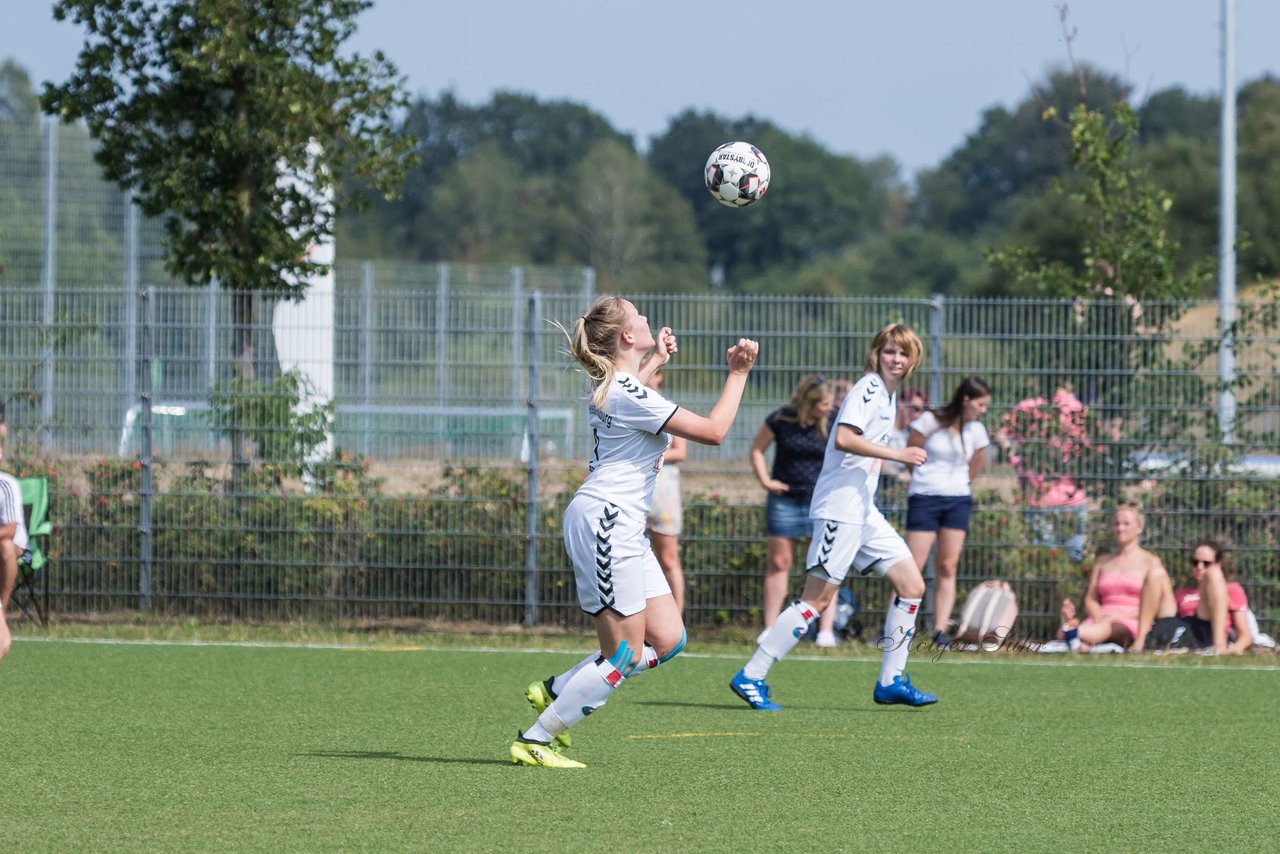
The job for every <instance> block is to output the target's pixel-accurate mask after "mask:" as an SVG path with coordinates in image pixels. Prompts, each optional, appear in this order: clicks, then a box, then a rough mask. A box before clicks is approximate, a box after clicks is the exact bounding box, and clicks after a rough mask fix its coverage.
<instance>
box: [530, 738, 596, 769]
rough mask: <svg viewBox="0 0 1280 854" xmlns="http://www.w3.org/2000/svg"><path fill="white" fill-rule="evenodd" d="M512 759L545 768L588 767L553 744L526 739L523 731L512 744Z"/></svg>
mask: <svg viewBox="0 0 1280 854" xmlns="http://www.w3.org/2000/svg"><path fill="white" fill-rule="evenodd" d="M511 761H512V762H514V763H515V764H517V765H540V766H542V767H543V768H586V767H587V766H586V765H583V764H582V763H581V762H577V761H575V760H573V759H570V758H569V757H568V756H562V755H561V754H560V751H559V750H557V749H556V748H555V747H554V746H553V745H550V744H541V743H539V742H536V741H525V740H524V734H523V733H521V734H520V737H519V738H517V739H516V740H515V741H514V742H513V743H512V744H511Z"/></svg>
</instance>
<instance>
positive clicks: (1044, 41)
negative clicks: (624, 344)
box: [0, 0, 1280, 178]
mask: <svg viewBox="0 0 1280 854" xmlns="http://www.w3.org/2000/svg"><path fill="white" fill-rule="evenodd" d="M1223 2H1224V0H1072V2H1070V3H1069V6H1070V9H1071V14H1070V23H1071V25H1072V26H1073V27H1074V28H1075V29H1076V30H1077V36H1076V39H1075V41H1074V43H1073V49H1074V52H1075V55H1076V58H1077V59H1078V60H1083V61H1087V62H1090V63H1093V64H1095V65H1098V66H1100V67H1102V68H1104V69H1106V70H1109V71H1112V72H1114V73H1116V74H1118V75H1120V76H1121V77H1122V78H1124V79H1127V80H1128V81H1129V82H1130V83H1131V84H1132V86H1133V88H1134V91H1135V98H1136V100H1138V101H1140V100H1141V99H1142V98H1144V97H1145V96H1146V95H1147V94H1149V93H1150V92H1153V91H1156V90H1159V89H1164V88H1166V87H1169V86H1174V85H1181V86H1183V87H1185V88H1187V89H1188V90H1190V91H1192V92H1195V93H1200V94H1204V93H1211V92H1217V91H1218V90H1219V88H1220V86H1221V80H1222V65H1221V45H1222V42H1221V32H1220V27H1219V22H1220V20H1221V15H1222V5H1223ZM1235 3H1236V22H1237V36H1236V75H1235V78H1236V82H1237V83H1242V82H1246V81H1249V80H1254V79H1256V78H1258V77H1260V76H1262V75H1264V74H1267V73H1270V74H1273V75H1277V76H1280V51H1277V50H1276V48H1275V42H1276V38H1277V36H1280V2H1276V0H1235ZM1058 5H1059V3H1058V0H789V2H787V0H772V2H764V0H735V2H732V3H723V2H707V0H703V2H697V0H644V2H636V1H635V0H631V2H615V0H541V2H539V0H452V2H438V0H377V2H375V4H374V7H373V8H372V9H370V10H369V11H368V12H366V13H365V14H364V15H363V17H362V18H361V21H360V31H359V33H358V34H357V36H356V37H355V38H354V39H353V40H352V42H350V43H349V47H350V48H351V49H352V50H355V51H359V52H361V53H369V52H371V51H372V50H374V49H381V50H383V51H384V52H385V53H386V54H387V55H388V56H389V57H390V58H391V60H392V61H393V62H394V63H395V64H396V65H397V66H398V67H399V69H400V72H401V73H402V74H404V75H405V76H406V77H407V78H408V88H409V89H410V91H412V92H414V93H415V94H423V95H426V96H428V97H436V96H438V95H439V94H440V93H441V92H442V91H445V90H447V89H452V90H453V91H454V92H455V93H456V94H457V96H458V97H459V98H460V99H461V100H463V101H464V102H466V103H469V104H479V103H483V102H485V101H487V100H488V99H489V97H490V95H491V94H492V93H493V92H494V91H497V90H502V89H506V90H516V91H522V92H527V93H530V94H533V95H536V96H537V97H539V98H541V99H568V100H572V101H576V102H579V103H583V104H586V105H587V106H589V107H591V108H592V109H594V110H596V111H597V112H599V113H601V114H602V115H604V116H605V117H606V118H607V119H608V120H609V121H610V122H611V123H612V124H613V125H614V127H616V128H618V129H619V130H622V131H624V132H628V133H630V134H632V136H633V137H634V138H635V140H636V142H637V144H638V145H639V146H640V147H641V149H642V150H643V149H644V148H645V147H646V146H647V143H648V140H649V138H650V137H652V136H655V135H657V134H660V133H662V132H663V130H664V129H665V128H666V126H667V124H668V121H669V120H670V119H671V117H673V116H675V115H677V114H679V113H680V112H682V111H683V110H684V109H686V108H690V107H691V108H694V109H697V110H712V111H714V112H716V113H718V114H721V115H724V116H727V117H729V118H739V117H742V116H745V115H748V114H751V115H755V116H756V117H758V118H764V119H768V120H770V121H772V122H774V123H775V124H777V125H779V126H780V127H782V128H783V129H784V130H787V131H789V132H791V133H797V134H799V133H806V134H809V135H810V136H812V137H813V138H815V139H816V140H817V141H818V142H820V143H822V144H823V145H824V146H826V147H827V148H829V149H830V150H832V151H835V152H838V153H841V154H853V155H856V156H859V157H872V156H876V155H880V154H889V155H891V156H892V157H893V158H895V159H896V160H897V161H898V162H899V163H900V164H901V165H902V166H903V170H904V174H903V177H906V178H909V177H910V176H911V175H912V174H913V173H914V172H915V171H916V170H918V169H921V168H925V167H931V166H935V165H937V164H938V163H939V162H940V161H941V160H942V159H943V158H945V157H946V155H947V154H948V153H950V152H951V151H952V150H953V149H955V148H956V147H958V146H959V145H961V144H962V143H963V141H964V139H965V137H966V136H967V135H968V134H970V133H972V132H974V131H975V130H976V129H977V128H978V125H979V122H980V120H981V114H982V111H983V110H984V109H985V108H987V107H989V106H993V105H997V104H998V105H1004V106H1007V107H1012V106H1013V105H1015V104H1017V103H1018V102H1019V101H1021V100H1022V99H1023V98H1025V97H1026V96H1027V94H1028V92H1029V91H1030V85H1031V83H1032V82H1033V81H1040V80H1041V79H1043V77H1044V76H1045V73H1046V71H1047V70H1048V69H1049V68H1051V67H1052V66H1054V65H1055V64H1064V63H1065V62H1066V60H1067V52H1066V48H1065V46H1064V42H1063V37H1062V28H1061V25H1060V23H1059V20H1058V12H1057V8H1058ZM51 8H52V3H51V2H45V0H0V27H2V28H3V29H0V60H3V59H5V58H11V59H14V60H16V61H17V62H18V63H19V64H20V65H22V66H24V67H25V68H26V69H27V70H28V71H29V72H30V73H31V75H32V77H33V78H34V79H35V80H36V81H37V82H38V81H41V80H48V79H56V80H62V79H65V77H66V76H67V75H68V74H70V72H71V70H72V69H73V67H74V62H75V57H76V54H77V53H78V51H79V47H80V44H81V39H82V34H81V33H80V32H79V30H78V29H77V28H76V27H74V26H72V25H70V24H67V23H61V24H60V23H57V22H55V21H54V20H53V18H52V15H51V14H50V12H49V10H50V9H51ZM766 153H767V152H766Z"/></svg>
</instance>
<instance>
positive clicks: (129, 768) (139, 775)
mask: <svg viewBox="0 0 1280 854" xmlns="http://www.w3.org/2000/svg"><path fill="white" fill-rule="evenodd" d="M530 642H535V641H530ZM694 647H695V650H694V653H693V654H690V655H684V656H681V657H679V658H677V659H676V660H675V661H673V662H671V663H669V664H667V665H664V666H663V667H661V668H659V669H658V670H657V671H655V672H651V673H646V674H644V675H643V676H641V677H639V678H637V679H635V680H634V681H633V682H629V683H627V684H625V685H624V687H623V688H622V690H620V691H619V692H618V693H616V694H615V695H614V697H613V699H612V700H611V701H610V703H609V705H608V706H607V707H605V708H604V709H602V710H601V711H600V712H599V713H597V714H596V715H594V716H592V718H591V719H590V720H588V721H585V722H583V724H582V725H580V726H579V727H577V728H575V730H574V733H573V735H574V747H573V749H572V751H571V752H570V755H572V756H574V757H575V758H578V759H580V760H581V761H583V762H585V763H587V765H588V768H587V769H585V770H582V771H551V770H547V769H539V768H523V767H516V766H513V765H512V764H511V763H510V761H509V759H508V756H507V749H508V746H509V744H510V742H511V740H512V738H513V737H514V735H515V732H516V729H517V728H518V727H523V726H527V725H528V723H529V722H530V721H531V720H532V719H533V716H532V713H531V712H530V710H529V708H528V706H527V704H526V703H525V701H524V698H523V688H524V686H525V685H527V684H528V683H529V682H531V681H533V680H534V679H535V678H537V679H541V678H545V677H546V676H547V675H549V674H551V673H552V672H556V671H559V670H562V669H564V668H565V667H567V666H568V665H570V664H572V663H573V662H574V661H576V660H577V659H578V658H580V657H581V654H582V653H581V652H576V651H565V650H558V651H557V650H533V651H530V650H519V649H514V648H513V649H491V650H484V649H465V648H441V649H422V648H397V647H394V646H390V645H388V646H379V647H364V648H354V647H340V648H333V647H326V646H311V647H306V646H301V645H277V646H254V645H247V644H241V645H206V646H194V645H184V644H161V645H155V644H144V643H126V644H108V643H77V642H72V641H70V640H53V641H48V642H36V641H34V640H25V639H19V640H18V642H17V643H16V644H15V646H14V649H13V652H12V653H11V654H10V656H9V658H8V659H7V660H6V661H4V662H3V663H2V664H0V720H2V721H4V722H5V733H6V738H5V740H4V748H3V750H2V751H0V797H2V798H3V802H4V812H3V814H4V819H3V831H2V832H0V838H3V839H4V844H5V847H6V849H7V850H11V851H15V852H17V851H21V852H35V851H72V850H78V851H85V850H94V851H173V850H181V851H211V850H228V851H338V850H342V851H350V850H377V851H383V850H388V851H389V850H416V851H508V852H510V851H593V852H594V851H655V852H656V851H663V852H667V851H735V852H749V851H770V850H787V851H795V850H804V849H812V850H818V851H823V850H826V851H861V850H890V851H908V850H911V851H919V850H929V849H944V850H952V851H966V850H999V851H1019V852H1023V851H1039V850H1050V849H1054V850H1062V849H1066V850H1102V849H1119V850H1125V851H1153V850H1174V851H1179V850H1262V849H1267V848H1270V847H1271V846H1273V845H1274V844H1275V840H1276V839H1277V838H1278V837H1280V818H1277V816H1278V815H1280V810H1278V809H1277V805H1276V803H1275V793H1276V792H1277V791H1280V767H1278V766H1280V763H1277V762H1276V761H1275V759H1274V757H1275V750H1276V745H1277V743H1280V723H1277V721H1278V720H1280V718H1278V717H1277V714H1276V705H1275V704H1276V698H1277V697H1278V696H1280V691H1278V690H1277V685H1278V684H1280V683H1278V681H1277V680H1278V679H1280V671H1278V670H1277V669H1276V668H1275V666H1274V660H1273V659H1270V658H1268V659H1265V660H1263V659H1257V660H1254V659H1250V660H1245V661H1242V662H1231V663H1216V662H1209V661H1206V660H1203V659H1194V660H1193V659H1187V658H1183V659H1180V660H1157V659H1150V658H1146V659H1139V658H1135V657H1131V656H1124V657H1119V656H1117V657H1116V660H1099V659H1101V657H1088V658H1083V659H1082V658H1076V657H1054V658H1051V657H1048V656H1044V657H1035V656H987V657H985V658H978V657H975V656H972V655H969V656H964V655H951V656H948V657H944V658H943V659H941V660H940V661H937V662H933V661H930V660H929V658H928V657H927V656H925V655H916V656H914V657H913V658H914V661H913V664H912V665H911V668H910V670H911V674H912V677H913V680H914V681H915V682H916V683H917V684H919V685H920V686H921V687H923V688H925V689H926V690H929V691H933V692H935V693H937V694H938V695H939V696H940V697H941V702H940V703H939V704H938V705H936V706H932V707H929V708H926V709H920V710H913V709H906V708H900V707H889V708H886V707H879V706H875V705H873V704H872V702H871V687H872V682H873V680H874V679H875V677H876V675H877V674H878V672H879V664H878V658H877V657H874V656H863V657H850V656H848V655H830V656H829V655H822V656H806V655H803V654H798V655H796V656H793V657H792V658H789V659H788V660H787V661H785V662H783V663H782V664H780V665H779V666H778V667H777V668H775V670H774V672H773V674H772V678H771V679H770V682H771V685H772V686H773V690H774V695H775V699H777V700H778V701H779V702H781V703H782V704H783V705H785V706H786V710H785V711H784V712H781V713H778V714H766V713H757V712H752V711H751V710H749V709H748V708H747V707H746V706H745V705H744V704H742V703H741V701H739V700H738V699H737V698H736V697H735V696H733V695H732V694H731V693H730V692H729V689H728V687H727V682H728V679H729V677H730V675H732V673H733V672H734V671H735V670H736V669H737V668H738V667H739V666H740V665H741V664H742V662H743V661H745V659H746V656H747V654H748V651H747V649H746V648H745V647H741V648H737V647H721V648H720V649H719V650H718V651H716V652H713V653H705V652H704V653H703V654H698V651H697V649H696V647H697V644H696V643H695V644H694ZM582 652H585V649H583V650H582ZM803 652H804V649H803V648H802V649H801V650H797V653H803ZM1260 661H1265V662H1266V663H1265V664H1259V662H1260Z"/></svg>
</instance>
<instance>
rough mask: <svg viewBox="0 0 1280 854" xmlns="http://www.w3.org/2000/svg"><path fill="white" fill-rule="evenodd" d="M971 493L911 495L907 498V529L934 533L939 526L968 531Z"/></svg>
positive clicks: (971, 508)
mask: <svg viewBox="0 0 1280 854" xmlns="http://www.w3.org/2000/svg"><path fill="white" fill-rule="evenodd" d="M972 513H973V496H972V495H912V496H909V497H908V498H907V530H908V531H929V532H931V533H936V532H937V530H938V529H939V528H948V529H950V530H952V531H964V532H965V533H968V532H969V516H970V515H971V514H972Z"/></svg>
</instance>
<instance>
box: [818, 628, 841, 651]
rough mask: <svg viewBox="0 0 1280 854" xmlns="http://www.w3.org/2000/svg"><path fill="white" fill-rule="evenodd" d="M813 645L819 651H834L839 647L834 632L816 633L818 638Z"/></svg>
mask: <svg viewBox="0 0 1280 854" xmlns="http://www.w3.org/2000/svg"><path fill="white" fill-rule="evenodd" d="M813 645H814V646H816V647H818V648H819V649H835V648H836V647H837V646H839V645H840V641H838V640H836V633H835V632H818V638H817V640H815V641H814V642H813Z"/></svg>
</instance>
